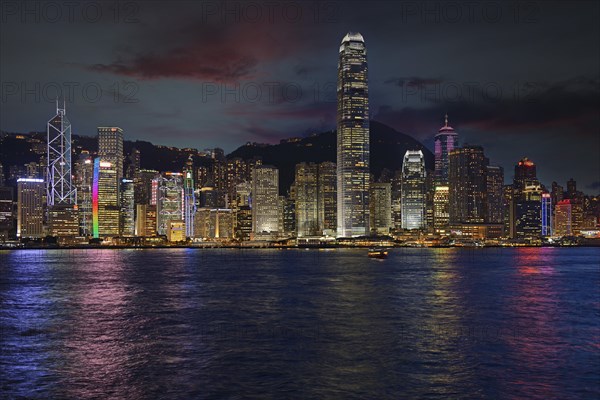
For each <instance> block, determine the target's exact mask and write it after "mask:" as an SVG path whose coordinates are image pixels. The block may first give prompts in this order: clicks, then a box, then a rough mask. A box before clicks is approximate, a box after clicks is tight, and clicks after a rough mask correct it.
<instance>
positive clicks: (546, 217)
mask: <svg viewBox="0 0 600 400" xmlns="http://www.w3.org/2000/svg"><path fill="white" fill-rule="evenodd" d="M552 223H553V221H552V196H551V195H550V193H542V236H552V229H553V225H552Z"/></svg>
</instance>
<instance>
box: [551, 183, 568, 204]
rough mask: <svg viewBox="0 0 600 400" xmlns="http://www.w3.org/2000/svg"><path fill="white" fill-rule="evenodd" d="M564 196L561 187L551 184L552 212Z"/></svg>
mask: <svg viewBox="0 0 600 400" xmlns="http://www.w3.org/2000/svg"><path fill="white" fill-rule="evenodd" d="M564 195H565V191H564V189H563V187H562V186H561V185H559V184H558V183H556V182H552V191H551V192H550V197H551V200H552V210H553V211H554V207H555V206H556V205H557V204H558V202H559V201H562V200H563V198H564Z"/></svg>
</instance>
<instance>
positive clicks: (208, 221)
mask: <svg viewBox="0 0 600 400" xmlns="http://www.w3.org/2000/svg"><path fill="white" fill-rule="evenodd" d="M194 223H195V224H196V227H195V229H194V235H195V237H197V238H201V239H205V240H206V239H231V238H233V234H234V214H233V210H231V209H230V208H199V209H198V210H197V211H196V218H195V219H194Z"/></svg>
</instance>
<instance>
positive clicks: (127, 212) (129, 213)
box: [119, 178, 135, 236]
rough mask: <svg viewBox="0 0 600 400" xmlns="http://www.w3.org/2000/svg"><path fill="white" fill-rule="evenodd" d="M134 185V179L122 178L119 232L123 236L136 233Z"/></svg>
mask: <svg viewBox="0 0 600 400" xmlns="http://www.w3.org/2000/svg"><path fill="white" fill-rule="evenodd" d="M134 199H135V197H134V185H133V180H132V179H126V178H123V179H121V190H120V191H119V203H120V204H119V205H120V209H121V210H120V216H119V222H120V224H119V233H120V235H121V236H133V235H134V234H135V203H134Z"/></svg>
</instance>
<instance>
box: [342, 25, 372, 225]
mask: <svg viewBox="0 0 600 400" xmlns="http://www.w3.org/2000/svg"><path fill="white" fill-rule="evenodd" d="M368 233H369V92H368V86H367V49H366V47H365V42H364V39H363V37H362V35H361V34H360V33H348V34H347V35H346V36H344V38H343V39H342V44H341V46H340V52H339V62H338V84H337V236H338V237H349V236H360V235H366V234H368Z"/></svg>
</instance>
